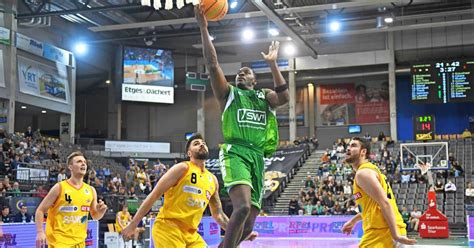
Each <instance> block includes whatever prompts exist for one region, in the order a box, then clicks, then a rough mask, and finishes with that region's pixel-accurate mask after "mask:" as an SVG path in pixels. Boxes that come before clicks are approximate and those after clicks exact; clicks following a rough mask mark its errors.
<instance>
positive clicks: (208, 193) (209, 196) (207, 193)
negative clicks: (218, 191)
mask: <svg viewBox="0 0 474 248" xmlns="http://www.w3.org/2000/svg"><path fill="white" fill-rule="evenodd" d="M206 198H207V200H210V199H211V192H209V191H207V190H206Z"/></svg>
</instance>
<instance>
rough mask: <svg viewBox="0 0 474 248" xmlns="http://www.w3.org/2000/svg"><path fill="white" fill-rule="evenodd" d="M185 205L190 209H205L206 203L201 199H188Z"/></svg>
mask: <svg viewBox="0 0 474 248" xmlns="http://www.w3.org/2000/svg"><path fill="white" fill-rule="evenodd" d="M186 205H188V206H190V207H193V208H194V207H198V208H205V207H206V201H205V200H202V199H194V198H192V197H188V200H187V201H186Z"/></svg>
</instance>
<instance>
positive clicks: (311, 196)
mask: <svg viewBox="0 0 474 248" xmlns="http://www.w3.org/2000/svg"><path fill="white" fill-rule="evenodd" d="M307 194H308V196H309V197H310V198H315V197H316V192H314V188H309V191H308V193H307Z"/></svg>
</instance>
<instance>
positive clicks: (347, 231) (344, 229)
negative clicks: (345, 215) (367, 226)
mask: <svg viewBox="0 0 474 248" xmlns="http://www.w3.org/2000/svg"><path fill="white" fill-rule="evenodd" d="M353 228H354V223H352V221H348V222H346V223H344V225H343V226H342V229H341V230H342V233H345V234H347V235H350V234H351V233H352V229H353Z"/></svg>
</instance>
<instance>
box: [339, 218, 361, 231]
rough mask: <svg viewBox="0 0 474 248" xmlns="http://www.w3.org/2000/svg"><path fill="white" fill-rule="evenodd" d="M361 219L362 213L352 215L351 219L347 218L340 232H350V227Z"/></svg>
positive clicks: (352, 227)
mask: <svg viewBox="0 0 474 248" xmlns="http://www.w3.org/2000/svg"><path fill="white" fill-rule="evenodd" d="M360 220H362V214H361V213H358V214H356V215H354V217H352V219H350V220H348V221H347V222H346V223H344V225H343V226H342V233H345V234H347V235H349V234H351V232H352V229H354V226H355V224H357V222H359V221H360Z"/></svg>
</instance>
